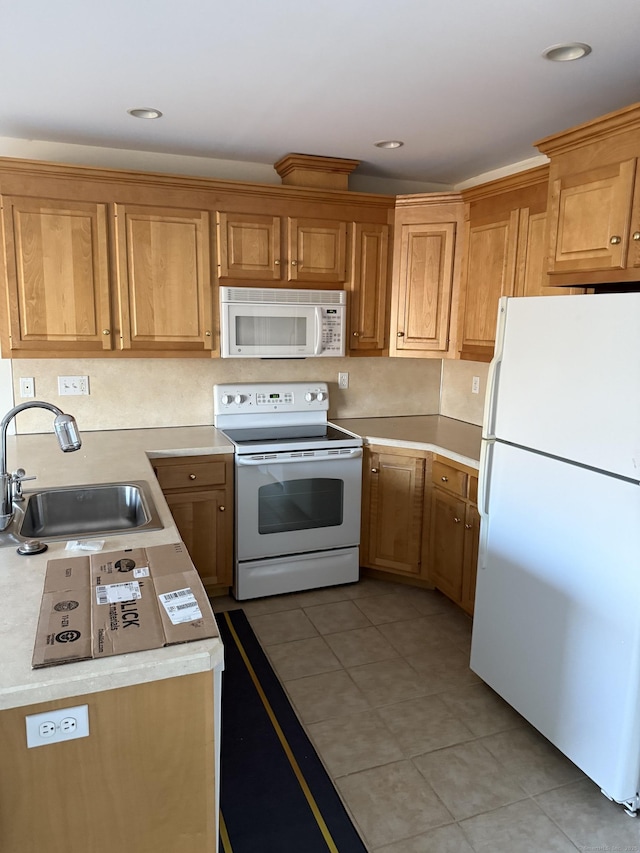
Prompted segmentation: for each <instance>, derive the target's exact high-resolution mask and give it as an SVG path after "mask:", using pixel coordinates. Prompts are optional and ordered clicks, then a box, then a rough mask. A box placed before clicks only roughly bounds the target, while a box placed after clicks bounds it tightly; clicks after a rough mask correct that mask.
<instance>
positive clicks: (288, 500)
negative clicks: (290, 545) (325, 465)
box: [258, 477, 344, 533]
mask: <svg viewBox="0 0 640 853" xmlns="http://www.w3.org/2000/svg"><path fill="white" fill-rule="evenodd" d="M343 498H344V482H343V480H341V479H338V478H335V479H333V478H329V477H309V478H308V479H301V480H285V481H284V482H283V483H269V485H267V486H261V487H260V488H259V489H258V531H259V532H260V533H286V532H287V531H288V530H310V529H312V528H314V527H334V526H335V525H338V524H342V517H343Z"/></svg>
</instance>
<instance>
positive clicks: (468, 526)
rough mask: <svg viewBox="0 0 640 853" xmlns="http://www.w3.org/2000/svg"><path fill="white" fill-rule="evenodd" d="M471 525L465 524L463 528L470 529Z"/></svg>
mask: <svg viewBox="0 0 640 853" xmlns="http://www.w3.org/2000/svg"><path fill="white" fill-rule="evenodd" d="M472 527H473V524H465V526H464V529H465V530H471V528H472Z"/></svg>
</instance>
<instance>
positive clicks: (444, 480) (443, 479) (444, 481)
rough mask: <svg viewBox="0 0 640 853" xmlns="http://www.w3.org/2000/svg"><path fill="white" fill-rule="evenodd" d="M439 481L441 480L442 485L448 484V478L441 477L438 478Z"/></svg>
mask: <svg viewBox="0 0 640 853" xmlns="http://www.w3.org/2000/svg"><path fill="white" fill-rule="evenodd" d="M440 479H441V480H442V482H443V483H448V482H449V478H448V477H444V476H442V477H440Z"/></svg>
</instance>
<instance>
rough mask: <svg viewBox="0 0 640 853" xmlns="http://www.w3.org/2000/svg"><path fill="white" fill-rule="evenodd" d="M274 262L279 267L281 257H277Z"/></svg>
mask: <svg viewBox="0 0 640 853" xmlns="http://www.w3.org/2000/svg"><path fill="white" fill-rule="evenodd" d="M273 263H274V264H275V265H276V266H277V267H279V266H280V258H276V259H275V261H274V262H273Z"/></svg>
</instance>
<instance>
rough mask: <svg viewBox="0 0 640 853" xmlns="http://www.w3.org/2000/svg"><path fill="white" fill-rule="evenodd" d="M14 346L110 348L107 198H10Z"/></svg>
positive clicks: (7, 228) (6, 215) (6, 208)
mask: <svg viewBox="0 0 640 853" xmlns="http://www.w3.org/2000/svg"><path fill="white" fill-rule="evenodd" d="M3 224H4V235H5V246H6V274H7V285H8V314H9V333H10V336H11V339H10V348H11V350H19V351H20V350H21V351H25V352H26V351H36V352H37V351H41V352H42V354H43V355H45V354H46V352H47V351H51V350H59V351H69V352H73V351H74V350H83V351H96V353H98V352H100V351H102V350H105V349H111V346H112V343H111V341H112V335H111V311H110V297H109V269H108V247H107V217H106V205H103V204H92V203H90V202H73V201H59V200H58V201H49V200H46V199H31V198H18V197H5V198H4V199H3Z"/></svg>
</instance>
